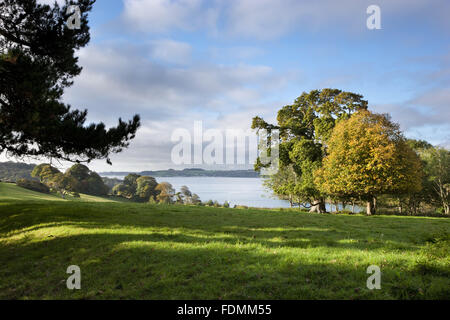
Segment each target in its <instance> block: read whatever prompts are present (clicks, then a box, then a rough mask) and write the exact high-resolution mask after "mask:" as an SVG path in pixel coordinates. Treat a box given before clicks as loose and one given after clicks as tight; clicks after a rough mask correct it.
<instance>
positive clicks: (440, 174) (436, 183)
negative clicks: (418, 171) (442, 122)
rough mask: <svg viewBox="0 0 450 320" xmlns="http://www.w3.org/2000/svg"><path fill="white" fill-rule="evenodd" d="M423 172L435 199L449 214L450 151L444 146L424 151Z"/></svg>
mask: <svg viewBox="0 0 450 320" xmlns="http://www.w3.org/2000/svg"><path fill="white" fill-rule="evenodd" d="M423 158H424V159H425V162H426V165H425V172H426V174H427V176H428V181H429V182H430V183H431V188H432V191H433V193H434V196H435V198H436V199H438V202H439V203H440V205H441V206H442V208H443V210H444V213H445V214H450V151H449V150H446V149H444V148H433V149H428V150H427V151H425V152H424V154H423Z"/></svg>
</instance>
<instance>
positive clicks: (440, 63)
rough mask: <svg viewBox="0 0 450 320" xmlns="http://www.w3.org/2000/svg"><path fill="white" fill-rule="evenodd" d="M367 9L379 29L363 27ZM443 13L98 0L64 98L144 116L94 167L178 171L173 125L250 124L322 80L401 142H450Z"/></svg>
mask: <svg viewBox="0 0 450 320" xmlns="http://www.w3.org/2000/svg"><path fill="white" fill-rule="evenodd" d="M41 2H52V1H44V0H42V1H41ZM371 4H375V5H378V6H379V7H380V9H381V27H382V29H381V30H369V29H368V28H367V27H366V19H367V17H368V16H369V15H368V14H367V13H366V8H367V7H368V6H369V5H371ZM449 14H450V2H449V1H439V0H435V1H425V0H408V1H407V0H390V1H373V0H371V1H365V0H361V1H357V0H343V1H334V0H326V1H299V0H277V1H275V0H272V1H268V0H227V1H226V0H208V1H206V0H97V3H96V4H95V5H94V9H93V11H92V12H91V14H90V25H91V42H90V44H89V45H88V46H87V47H86V48H83V49H82V50H80V52H79V53H78V55H79V56H80V64H81V65H82V66H83V67H84V69H83V72H82V74H81V75H80V76H79V77H78V78H76V79H75V85H74V86H73V87H72V88H70V89H69V90H68V91H67V92H66V96H65V100H66V101H67V102H68V103H70V104H72V106H73V107H75V108H80V109H84V108H87V109H88V110H89V120H91V121H104V122H105V123H106V124H107V125H113V124H115V122H116V121H117V118H118V117H122V118H125V119H126V118H130V117H131V116H132V115H133V114H134V113H139V114H141V116H142V120H143V127H142V128H141V130H140V131H139V133H138V135H137V137H136V139H135V141H133V143H132V144H131V146H130V148H129V149H127V150H125V151H124V152H123V153H121V154H119V155H115V156H113V157H112V160H113V166H112V167H110V166H108V165H107V164H106V163H105V162H104V161H94V162H93V164H92V167H93V169H96V170H100V171H102V170H113V171H119V170H131V171H139V170H145V169H163V168H169V167H175V166H174V165H173V164H172V163H171V160H170V150H171V148H172V147H173V145H174V143H172V142H171V141H170V135H171V133H172V132H173V130H175V129H176V128H187V129H192V127H193V121H195V120H202V121H203V124H204V126H205V127H207V128H217V129H220V130H225V129H227V128H241V129H246V128H248V127H249V126H250V123H251V118H252V117H253V116H255V115H260V116H263V117H264V118H266V119H267V120H271V121H273V120H274V119H275V116H276V112H277V110H278V109H279V108H280V107H282V106H283V105H285V104H289V103H291V102H292V101H293V100H294V99H295V98H296V97H298V96H299V95H300V94H301V93H302V92H303V91H309V90H312V89H320V88H326V87H332V88H338V89H342V90H346V91H352V92H356V93H359V94H362V95H363V96H364V97H365V99H367V100H368V101H369V108H370V109H371V110H372V111H374V112H388V113H390V114H391V115H392V119H393V120H394V121H396V122H398V123H400V125H401V128H402V130H403V131H404V132H405V135H406V136H407V137H412V138H421V139H426V140H428V141H430V142H432V143H433V144H440V145H444V146H447V147H450V125H449V122H450V121H449V120H450V90H449V89H450V41H449V40H450V19H448V15H449Z"/></svg>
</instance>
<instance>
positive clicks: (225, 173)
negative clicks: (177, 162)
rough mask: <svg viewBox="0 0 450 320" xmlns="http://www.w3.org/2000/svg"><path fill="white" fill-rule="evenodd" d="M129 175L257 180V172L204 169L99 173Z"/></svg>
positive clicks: (104, 173) (104, 174) (103, 173)
mask: <svg viewBox="0 0 450 320" xmlns="http://www.w3.org/2000/svg"><path fill="white" fill-rule="evenodd" d="M130 173H137V174H140V175H143V176H152V177H235V178H257V177H259V174H258V172H256V171H254V170H252V169H248V170H204V169H195V168H193V169H183V170H175V169H168V170H154V171H142V172H124V171H121V172H112V171H111V172H100V173H99V174H100V175H101V176H125V175H127V174H130Z"/></svg>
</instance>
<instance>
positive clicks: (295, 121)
mask: <svg viewBox="0 0 450 320" xmlns="http://www.w3.org/2000/svg"><path fill="white" fill-rule="evenodd" d="M365 109H367V101H366V100H363V97H362V96H361V95H359V94H355V93H352V92H345V91H342V90H338V89H322V90H312V91H310V92H309V93H306V92H303V93H302V95H301V96H300V97H298V98H297V99H296V100H295V101H294V103H293V104H292V105H287V106H284V107H283V108H281V109H280V110H279V111H278V115H277V122H278V123H277V125H273V124H269V123H267V122H266V121H264V120H263V119H262V118H260V117H254V118H253V122H252V128H253V129H257V130H261V129H265V130H267V132H268V134H269V139H268V143H270V142H271V138H272V136H273V135H272V134H271V133H272V132H273V130H274V129H278V130H279V137H280V144H279V154H280V167H287V166H292V168H293V169H294V174H295V179H290V180H289V183H290V184H292V183H294V184H295V185H294V186H286V188H283V189H284V190H281V189H280V187H277V188H278V190H277V191H276V192H275V193H276V194H280V195H282V196H283V197H284V196H286V195H287V194H291V192H293V193H294V194H295V196H296V198H297V199H298V200H299V201H301V202H308V203H311V204H312V207H311V211H315V212H325V203H324V195H323V194H322V193H321V192H320V191H319V189H318V188H317V186H316V185H315V182H314V172H315V170H316V169H317V168H319V167H321V165H322V158H323V157H324V156H325V155H326V153H327V140H328V139H329V137H330V135H331V132H332V130H333V128H334V126H335V125H336V122H337V121H339V120H341V119H347V118H349V117H350V115H351V114H352V113H354V112H356V111H358V110H365ZM263 167H264V165H263V164H262V163H261V160H260V158H258V159H257V160H256V163H255V170H257V171H259V170H260V169H261V168H263ZM292 181H295V182H292ZM280 191H281V192H280Z"/></svg>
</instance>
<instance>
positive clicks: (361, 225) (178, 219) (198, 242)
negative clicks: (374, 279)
mask: <svg viewBox="0 0 450 320" xmlns="http://www.w3.org/2000/svg"><path fill="white" fill-rule="evenodd" d="M449 234H450V220H449V219H446V218H430V217H398V216H372V217H366V216H362V215H354V216H350V215H329V214H324V215H319V214H309V213H304V212H299V211H295V210H259V209H248V210H246V209H225V208H206V207H193V206H175V205H173V206H164V205H150V204H136V203H122V202H114V201H112V200H108V199H103V198H96V197H87V196H83V197H82V198H81V199H80V200H77V201H67V200H62V199H61V198H58V197H56V196H52V195H43V194H38V193H35V192H32V191H28V190H24V189H21V188H19V187H17V186H15V185H11V184H3V183H0V299H448V298H450V254H449V253H450V249H449V248H450V239H449ZM69 265H78V266H79V267H80V268H81V289H80V290H68V289H67V288H66V279H67V278H68V277H69V275H68V274H66V269H67V267H68V266H69ZM369 265H378V266H379V267H380V268H381V271H382V276H381V289H380V290H369V289H367V287H366V281H367V278H368V277H369V276H370V275H369V274H367V273H366V269H367V267H368V266H369Z"/></svg>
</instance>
